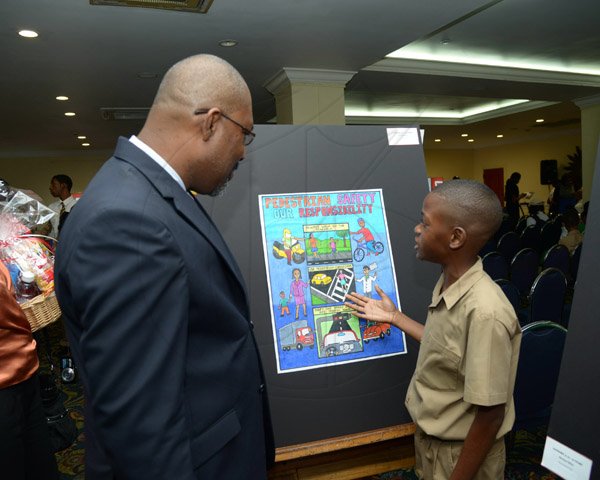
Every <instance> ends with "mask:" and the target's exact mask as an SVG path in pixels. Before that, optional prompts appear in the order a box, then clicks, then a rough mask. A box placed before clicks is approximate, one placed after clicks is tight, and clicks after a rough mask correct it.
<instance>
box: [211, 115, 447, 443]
mask: <svg viewBox="0 0 600 480" xmlns="http://www.w3.org/2000/svg"><path fill="white" fill-rule="evenodd" d="M255 131H256V134H257V137H256V140H255V141H254V143H252V145H251V146H250V147H248V149H247V155H246V159H245V160H244V161H243V162H241V163H240V167H239V169H238V171H236V173H235V178H234V179H233V181H232V182H231V184H230V185H229V187H228V189H227V190H226V193H225V194H224V196H222V197H217V198H215V199H212V198H209V197H205V196H203V197H202V198H201V201H202V203H203V205H205V207H206V208H207V210H208V211H209V213H210V215H211V216H212V218H213V219H214V221H215V223H216V224H217V225H218V227H219V229H220V230H221V232H222V233H223V236H224V237H225V239H226V241H227V243H228V245H229V246H230V248H231V250H232V252H233V253H234V255H235V256H236V258H237V260H238V262H239V265H240V269H241V271H242V274H243V275H244V277H245V281H246V285H247V288H248V296H249V299H250V307H251V314H252V320H253V322H254V324H255V334H256V338H257V341H258V344H259V348H260V351H261V354H262V359H263V364H264V369H265V374H266V377H267V384H268V391H269V397H270V402H271V411H272V416H273V425H274V429H275V441H276V445H277V446H278V447H281V446H287V445H292V444H299V443H305V442H309V441H315V440H321V439H325V438H331V437H336V436H340V435H346V434H351V433H358V432H363V431H367V430H372V429H376V428H383V427H387V426H392V425H398V424H403V423H408V422H411V419H410V417H409V415H408V412H407V411H406V409H405V408H404V396H405V394H406V389H407V387H408V383H409V381H410V378H411V376H412V373H413V370H414V366H415V362H416V356H417V353H418V344H417V342H415V341H413V340H412V339H410V338H407V347H408V354H406V355H401V356H396V357H389V358H380V359H374V360H370V361H365V362H361V363H353V364H346V365H336V366H331V367H327V368H320V369H316V370H308V371H301V372H294V373H288V374H285V375H278V374H277V368H276V362H275V351H274V344H273V334H272V327H271V313H270V304H269V293H268V289H267V279H266V271H265V263H264V257H263V255H264V252H263V246H262V237H261V229H260V218H259V210H258V200H257V199H258V195H259V194H271V193H273V194H275V193H285V192H318V191H336V190H350V189H372V188H381V189H382V190H383V195H384V197H385V206H386V214H387V221H388V226H389V232H390V240H391V244H392V249H393V254H394V264H395V268H396V274H397V284H398V291H399V294H400V297H401V302H402V308H403V310H404V312H406V313H407V314H408V315H409V316H412V317H413V318H415V319H416V320H418V321H420V322H421V323H423V322H424V321H425V317H426V312H427V305H429V303H430V300H431V291H432V289H433V286H434V285H435V282H436V280H437V277H438V275H439V273H440V269H439V266H436V265H432V264H429V263H423V262H420V261H418V260H416V258H415V253H414V231H413V229H414V227H415V225H416V224H417V223H418V222H419V221H420V216H421V206H422V202H423V199H424V197H425V196H426V194H427V193H428V187H427V175H426V171H425V162H424V157H423V149H422V146H421V145H410V146H390V145H388V136H387V130H386V128H384V127H337V126H319V127H317V126H291V125H290V126H285V125H275V126H266V125H261V126H257V127H256V128H255ZM207 313H209V312H207ZM214 321H219V319H214Z"/></svg>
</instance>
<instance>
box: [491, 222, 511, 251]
mask: <svg viewBox="0 0 600 480" xmlns="http://www.w3.org/2000/svg"><path fill="white" fill-rule="evenodd" d="M513 226H514V225H513V220H512V219H511V218H510V217H507V216H505V217H503V218H502V223H501V224H500V227H498V230H496V233H494V236H493V237H492V240H493V241H494V248H495V247H496V245H498V241H499V240H500V239H501V238H502V235H504V234H505V233H507V232H511V231H513Z"/></svg>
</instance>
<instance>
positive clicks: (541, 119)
mask: <svg viewBox="0 0 600 480" xmlns="http://www.w3.org/2000/svg"><path fill="white" fill-rule="evenodd" d="M543 122H544V119H543V118H538V119H537V120H536V121H535V123H543Z"/></svg>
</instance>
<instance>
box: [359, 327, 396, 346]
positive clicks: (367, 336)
mask: <svg viewBox="0 0 600 480" xmlns="http://www.w3.org/2000/svg"><path fill="white" fill-rule="evenodd" d="M391 333H392V326H391V325H390V324H389V323H378V322H368V323H367V328H365V331H364V332H363V341H364V342H365V343H369V340H373V341H376V340H378V339H380V338H381V339H382V340H383V339H384V338H385V336H386V335H387V336H389V335H390V334H391Z"/></svg>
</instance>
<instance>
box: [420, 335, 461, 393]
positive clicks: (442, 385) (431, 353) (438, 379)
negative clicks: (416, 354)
mask: <svg viewBox="0 0 600 480" xmlns="http://www.w3.org/2000/svg"><path fill="white" fill-rule="evenodd" d="M420 355H421V356H422V357H423V361H422V362H421V366H420V367H419V369H418V371H417V372H416V375H417V381H419V382H420V383H422V384H423V385H425V386H426V387H428V388H431V389H432V390H437V391H450V390H456V388H457V386H458V378H459V367H460V356H458V355H457V354H456V353H454V352H453V351H451V350H449V349H448V348H446V346H445V345H444V344H443V343H442V342H441V341H440V340H438V339H437V338H436V337H434V336H432V335H429V337H428V338H427V340H426V341H425V342H423V343H422V344H421V352H420Z"/></svg>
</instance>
